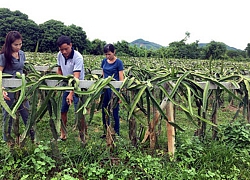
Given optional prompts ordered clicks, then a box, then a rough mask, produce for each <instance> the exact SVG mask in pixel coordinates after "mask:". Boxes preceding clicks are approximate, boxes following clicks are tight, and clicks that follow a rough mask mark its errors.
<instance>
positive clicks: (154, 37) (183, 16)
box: [0, 0, 250, 50]
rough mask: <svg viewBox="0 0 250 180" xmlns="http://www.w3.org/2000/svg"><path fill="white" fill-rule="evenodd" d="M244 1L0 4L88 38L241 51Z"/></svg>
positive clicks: (248, 36) (31, 0) (249, 35)
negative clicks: (181, 43)
mask: <svg viewBox="0 0 250 180" xmlns="http://www.w3.org/2000/svg"><path fill="white" fill-rule="evenodd" d="M249 4H250V3H249V0H237V1H236V0H72V1H70V0H22V1H20V0H1V2H0V7H1V8H8V9H10V10H11V11H15V10H19V11H21V12H22V13H23V14H26V15H28V17H29V19H30V20H33V21H35V22H36V23H37V24H42V23H44V22H46V21H48V20H51V19H53V20H57V21H61V22H63V23H64V24H65V25H72V24H74V25H76V26H80V27H82V29H83V31H85V32H86V35H87V38H88V39H89V40H90V41H93V40H94V39H100V40H102V41H106V42H107V43H116V42H117V41H120V42H121V41H122V40H125V41H127V42H132V41H134V40H136V39H139V38H141V39H144V40H145V41H150V42H154V43H157V44H160V45H162V46H168V45H169V43H171V42H174V41H180V40H182V39H183V38H184V37H185V33H186V32H189V33H190V38H189V39H188V40H187V43H188V44H189V43H193V42H196V40H197V41H199V43H209V42H211V41H216V42H223V43H225V44H226V45H228V46H231V47H235V48H237V49H241V50H244V49H245V48H246V47H247V44H248V43H250V25H249V21H250V20H249V15H250V13H249V12H250V11H249Z"/></svg>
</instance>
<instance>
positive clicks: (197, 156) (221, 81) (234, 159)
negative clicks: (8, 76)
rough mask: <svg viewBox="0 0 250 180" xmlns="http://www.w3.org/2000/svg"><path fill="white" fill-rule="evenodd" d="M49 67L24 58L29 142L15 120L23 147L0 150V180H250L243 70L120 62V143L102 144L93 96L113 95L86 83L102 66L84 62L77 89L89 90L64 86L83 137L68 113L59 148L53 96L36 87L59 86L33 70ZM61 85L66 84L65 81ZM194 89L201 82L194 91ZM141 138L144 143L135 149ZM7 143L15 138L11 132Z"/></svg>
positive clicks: (49, 58)
mask: <svg viewBox="0 0 250 180" xmlns="http://www.w3.org/2000/svg"><path fill="white" fill-rule="evenodd" d="M55 57H56V55H55V54H49V53H48V54H40V53H28V54H27V60H28V62H27V65H26V66H27V69H26V72H27V74H26V75H25V79H26V80H27V84H26V85H25V87H23V89H25V94H26V98H28V99H29V100H30V102H31V116H32V117H33V119H30V124H29V125H28V126H35V129H36V141H35V143H32V142H31V140H30V138H29V136H28V135H27V133H25V131H27V128H28V127H24V126H23V124H22V121H21V118H20V123H18V127H19V131H20V132H19V133H20V134H21V135H22V138H23V139H25V141H21V142H23V144H22V143H17V142H16V141H15V142H14V144H12V145H11V146H10V145H8V143H6V142H3V141H1V144H0V149H1V150H0V156H1V158H0V159H1V166H2V167H1V168H0V179H171V180H172V179H178V180H179V179H202V180H203V179H248V177H250V173H249V167H250V156H249V149H250V148H249V146H250V143H249V141H250V140H249V137H250V131H249V122H250V121H249V119H250V116H249V98H248V96H249V90H250V88H249V87H250V86H249V81H250V79H249V77H248V70H249V66H250V64H249V63H248V62H233V61H223V60H210V61H209V60H207V61H205V60H188V59H153V58H133V57H120V59H122V60H123V62H124V65H125V68H126V70H125V77H126V79H125V81H124V83H123V84H122V88H121V91H120V92H119V91H116V89H115V88H114V89H113V90H114V92H115V93H114V94H115V96H114V99H115V98H117V97H118V98H120V99H121V100H122V102H121V104H120V119H121V135H120V136H119V137H117V136H110V137H111V139H109V138H107V139H101V138H100V136H101V135H102V134H103V127H102V119H101V118H102V117H101V110H100V102H101V96H100V95H101V92H102V91H103V90H104V89H105V88H104V87H106V86H109V87H110V88H113V87H112V86H111V85H110V82H111V80H112V79H110V81H108V80H106V81H104V80H103V79H102V78H101V77H100V75H99V74H91V72H93V70H99V69H100V62H101V59H102V58H103V57H102V56H84V65H85V72H86V78H85V79H86V80H90V81H95V83H94V85H93V86H91V87H90V89H81V90H79V89H77V88H76V87H75V86H74V85H73V84H68V86H71V85H72V86H74V88H75V92H76V93H79V95H80V96H81V97H82V99H84V101H83V102H82V104H81V106H80V107H79V112H78V114H80V115H83V114H84V116H85V119H86V122H87V124H88V131H87V135H86V136H84V138H82V137H79V133H78V130H77V124H78V121H77V118H76V116H75V112H74V111H73V107H71V109H70V113H69V114H70V115H69V120H68V126H67V131H68V138H67V141H65V142H57V141H56V140H55V136H56V135H55V133H58V131H59V127H60V118H59V117H58V116H59V113H60V112H59V111H60V110H59V107H60V95H61V90H59V88H58V89H55V88H54V90H53V89H49V88H48V87H47V86H46V84H44V82H45V81H44V80H45V79H47V80H50V79H57V80H58V79H60V77H58V76H56V75H55V74H53V73H50V72H36V71H34V69H33V67H34V66H51V67H54V66H55V64H56V59H55ZM22 78H24V77H22ZM67 80H68V81H69V82H73V80H72V79H71V77H68V79H67ZM198 82H203V86H202V87H201V86H200V84H199V83H198ZM225 82H226V83H227V84H225ZM23 86H24V85H23ZM32 87H36V88H34V89H32ZM64 88H65V89H67V88H68V87H64ZM91 88H92V90H91ZM31 89H32V90H31ZM17 90H20V89H18V88H17ZM82 92H83V93H82ZM34 93H36V94H34ZM164 97H166V98H167V99H168V102H171V103H172V104H173V105H174V111H173V113H174V122H172V125H173V127H175V153H174V155H173V154H170V153H169V152H168V138H167V130H166V129H167V125H166V124H167V121H168V120H169V119H168V117H166V109H164V108H162V107H163V105H164V104H163V101H162V100H163V98H164ZM53 102H54V103H53ZM48 103H49V104H48ZM113 103H115V101H114V102H113ZM47 108H48V111H47ZM50 109H51V111H50ZM51 112H52V113H51ZM14 113H16V112H14ZM14 113H13V114H14ZM53 124H54V125H55V127H54V128H53ZM149 124H150V125H152V126H150V127H149V126H148V125H149ZM152 127H154V128H152ZM2 129H3V127H1V130H0V132H1V133H2ZM147 130H149V132H150V135H149V137H148V139H147V140H145V142H144V143H142V141H143V139H144V137H145V133H146V132H147ZM111 133H112V123H111ZM12 136H13V138H15V134H14V132H13V134H12ZM108 140H111V143H110V142H108Z"/></svg>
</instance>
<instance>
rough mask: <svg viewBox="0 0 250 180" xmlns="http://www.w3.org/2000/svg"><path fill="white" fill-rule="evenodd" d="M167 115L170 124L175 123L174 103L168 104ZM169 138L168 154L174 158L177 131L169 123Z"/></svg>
mask: <svg viewBox="0 0 250 180" xmlns="http://www.w3.org/2000/svg"><path fill="white" fill-rule="evenodd" d="M166 115H167V117H168V121H169V122H174V108H173V103H172V102H170V101H169V102H168V103H167V108H166ZM167 138H168V152H169V154H170V155H171V156H174V152H175V129H174V127H173V126H171V125H170V124H169V123H168V122H167Z"/></svg>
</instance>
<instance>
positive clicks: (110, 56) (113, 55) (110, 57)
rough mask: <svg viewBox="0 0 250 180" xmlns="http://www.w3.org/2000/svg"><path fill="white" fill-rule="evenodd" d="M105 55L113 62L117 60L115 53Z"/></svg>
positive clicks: (109, 52)
mask: <svg viewBox="0 0 250 180" xmlns="http://www.w3.org/2000/svg"><path fill="white" fill-rule="evenodd" d="M105 55H106V58H107V59H108V60H111V61H112V60H113V59H114V58H115V53H112V52H111V51H108V52H107V53H105Z"/></svg>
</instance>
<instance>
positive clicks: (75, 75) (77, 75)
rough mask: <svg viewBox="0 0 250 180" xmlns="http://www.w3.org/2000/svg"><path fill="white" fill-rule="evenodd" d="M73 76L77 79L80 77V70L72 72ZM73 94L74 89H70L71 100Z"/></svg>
mask: <svg viewBox="0 0 250 180" xmlns="http://www.w3.org/2000/svg"><path fill="white" fill-rule="evenodd" d="M73 76H74V77H75V78H77V79H79V77H80V72H74V73H73ZM73 95H74V91H70V93H69V96H71V97H70V99H71V98H72V100H73Z"/></svg>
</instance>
